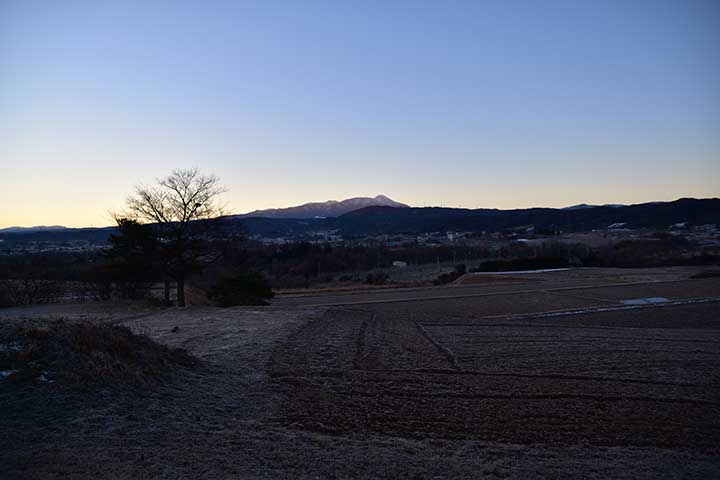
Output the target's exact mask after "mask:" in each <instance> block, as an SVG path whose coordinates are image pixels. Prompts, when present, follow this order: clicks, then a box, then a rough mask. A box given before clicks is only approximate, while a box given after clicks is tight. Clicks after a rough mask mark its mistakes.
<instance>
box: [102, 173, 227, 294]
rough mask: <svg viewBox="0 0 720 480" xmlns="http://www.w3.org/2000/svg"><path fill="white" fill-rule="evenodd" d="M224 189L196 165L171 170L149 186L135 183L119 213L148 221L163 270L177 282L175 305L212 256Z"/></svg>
mask: <svg viewBox="0 0 720 480" xmlns="http://www.w3.org/2000/svg"><path fill="white" fill-rule="evenodd" d="M225 191H226V190H225V188H224V187H223V186H222V184H221V183H220V180H219V179H218V178H217V177H216V176H215V175H203V174H201V173H200V171H199V170H198V169H197V168H192V169H188V170H174V171H173V172H172V173H171V174H170V175H169V176H167V177H165V178H160V179H156V184H155V185H152V186H146V185H139V186H137V187H135V193H134V194H132V195H130V196H129V197H128V199H127V208H126V210H125V211H124V212H123V213H122V214H121V215H120V216H116V218H117V219H119V218H121V217H122V218H129V219H133V220H137V221H139V222H145V223H149V224H151V225H150V226H151V227H152V231H153V232H154V235H156V237H157V239H158V241H159V244H160V245H162V248H160V249H159V252H158V253H157V255H160V256H161V258H160V259H154V260H155V261H158V262H159V263H160V264H161V265H162V268H163V270H164V271H165V273H166V275H168V276H169V277H171V278H172V279H174V280H175V282H176V283H177V303H178V306H185V278H186V276H187V275H188V274H189V273H192V272H194V271H197V270H198V269H199V268H200V265H201V264H202V263H203V262H204V261H208V260H210V259H211V258H212V257H213V251H212V249H211V248H209V247H210V246H211V244H212V242H211V238H210V237H211V236H212V235H211V234H212V231H213V230H214V228H215V226H216V225H215V222H214V220H216V219H217V218H219V217H221V216H222V215H224V214H225V211H224V208H223V205H222V204H221V203H220V198H219V197H220V195H221V194H222V193H224V192H225Z"/></svg>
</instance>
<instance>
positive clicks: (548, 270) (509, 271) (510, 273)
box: [471, 268, 570, 275]
mask: <svg viewBox="0 0 720 480" xmlns="http://www.w3.org/2000/svg"><path fill="white" fill-rule="evenodd" d="M565 270H570V269H569V268H545V269H542V270H515V271H511V270H508V271H505V272H471V273H472V274H474V275H517V274H520V273H549V272H564V271H565Z"/></svg>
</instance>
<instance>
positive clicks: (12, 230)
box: [0, 225, 67, 233]
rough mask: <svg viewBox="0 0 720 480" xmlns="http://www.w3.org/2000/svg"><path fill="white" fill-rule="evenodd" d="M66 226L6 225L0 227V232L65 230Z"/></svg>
mask: <svg viewBox="0 0 720 480" xmlns="http://www.w3.org/2000/svg"><path fill="white" fill-rule="evenodd" d="M66 228H67V227H65V226H63V225H37V226H35V227H7V228H0V233H31V232H51V231H53V230H65V229H66Z"/></svg>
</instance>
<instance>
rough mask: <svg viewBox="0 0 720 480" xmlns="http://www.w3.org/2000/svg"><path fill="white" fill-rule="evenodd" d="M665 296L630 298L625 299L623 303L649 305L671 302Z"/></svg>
mask: <svg viewBox="0 0 720 480" xmlns="http://www.w3.org/2000/svg"><path fill="white" fill-rule="evenodd" d="M669 301H670V300H668V299H667V298H665V297H644V298H631V299H629V300H623V301H622V303H623V304H625V305H647V304H650V303H665V302H669Z"/></svg>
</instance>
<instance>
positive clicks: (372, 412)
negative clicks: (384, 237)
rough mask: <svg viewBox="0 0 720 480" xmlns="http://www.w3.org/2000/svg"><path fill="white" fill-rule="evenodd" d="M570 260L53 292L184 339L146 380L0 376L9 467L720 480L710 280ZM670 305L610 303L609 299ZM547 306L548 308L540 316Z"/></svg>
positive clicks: (52, 471)
mask: <svg viewBox="0 0 720 480" xmlns="http://www.w3.org/2000/svg"><path fill="white" fill-rule="evenodd" d="M692 274H693V271H692V270H691V269H652V270H636V271H630V270H623V271H611V270H602V271H595V270H586V269H581V270H572V271H567V272H546V273H543V274H537V275H535V276H533V275H522V274H521V275H518V277H517V281H515V282H502V283H500V284H499V283H498V282H487V283H484V282H479V283H477V282H473V283H471V284H470V285H467V284H466V285H456V286H450V287H442V288H427V289H407V290H402V289H395V290H393V291H392V292H358V293H354V294H353V293H347V294H337V293H326V294H323V295H310V296H287V297H283V298H279V299H278V300H277V301H276V302H275V303H274V305H273V306H271V307H267V308H258V307H253V308H240V307H238V308H230V309H219V308H211V307H191V308H187V309H166V310H160V309H153V308H149V307H145V306H142V305H137V304H124V305H118V304H112V305H110V304H87V305H82V306H78V305H49V306H41V307H32V308H18V309H7V310H3V311H0V321H2V322H3V323H4V324H8V323H12V322H20V321H25V322H34V323H37V324H42V323H43V322H46V321H48V320H49V319H52V318H57V317H64V318H69V319H73V318H85V319H88V320H91V321H95V322H114V323H118V324H124V325H129V326H131V327H132V328H133V329H135V330H136V331H139V332H143V333H146V334H148V335H149V336H150V337H152V338H153V339H155V340H157V341H158V342H160V343H163V344H167V345H170V346H178V347H183V348H186V349H188V350H189V351H190V352H191V353H193V354H194V355H196V356H197V357H198V358H200V359H201V360H202V363H201V365H200V366H198V367H195V368H188V369H181V370H178V371H176V372H172V373H171V374H170V375H169V377H168V378H166V379H165V380H164V381H163V382H160V383H158V384H157V385H150V386H143V387H140V386H135V387H129V386H122V385H118V386H112V385H111V386H106V387H103V388H100V389H95V390H90V391H77V390H73V389H65V388H62V386H61V385H57V384H53V383H48V382H39V381H38V382H37V383H36V384H32V385H27V386H25V387H23V388H15V387H13V388H11V387H10V386H9V385H10V384H9V383H8V382H6V381H4V380H0V409H1V410H2V417H1V419H0V429H1V430H2V432H3V435H2V438H0V470H1V471H2V472H3V478H128V479H129V478H233V477H235V478H378V477H381V478H448V477H456V478H483V477H486V478H541V477H567V478H570V477H575V478H576V477H578V476H582V477H584V478H656V477H664V478H668V477H670V478H672V477H677V478H709V477H717V476H718V475H720V451H719V450H718V447H717V445H718V441H719V440H720V420H718V419H720V373H719V372H720V369H719V368H718V367H720V365H719V362H720V316H719V315H718V313H717V312H718V311H720V308H719V307H720V303H718V301H717V300H718V297H720V281H719V280H718V279H712V278H710V279H701V280H690V279H689V277H690V276H691V275H692ZM649 297H655V298H658V297H660V298H664V299H666V300H667V301H666V302H665V303H661V304H657V305H656V304H650V305H641V306H639V307H638V308H621V307H622V305H623V303H622V302H623V301H624V300H627V299H636V298H649ZM548 312H549V313H548Z"/></svg>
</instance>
